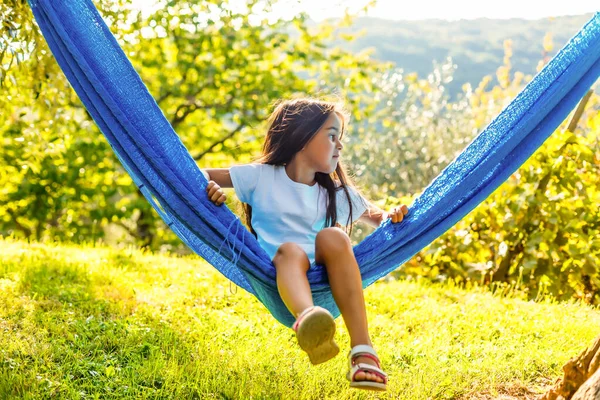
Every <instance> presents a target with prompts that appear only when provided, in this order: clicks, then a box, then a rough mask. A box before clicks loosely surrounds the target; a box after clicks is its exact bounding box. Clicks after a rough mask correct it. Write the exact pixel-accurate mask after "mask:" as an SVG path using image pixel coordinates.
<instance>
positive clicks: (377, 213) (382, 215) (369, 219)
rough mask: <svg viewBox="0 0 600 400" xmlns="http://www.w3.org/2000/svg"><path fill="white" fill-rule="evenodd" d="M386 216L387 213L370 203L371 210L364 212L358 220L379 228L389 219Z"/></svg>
mask: <svg viewBox="0 0 600 400" xmlns="http://www.w3.org/2000/svg"><path fill="white" fill-rule="evenodd" d="M386 214H387V213H386V212H385V211H383V210H382V209H381V208H379V207H377V206H375V205H373V204H371V203H369V208H368V209H367V211H365V212H364V214H363V215H361V216H360V218H358V220H359V221H362V222H364V223H366V224H368V225H370V226H372V227H374V228H377V227H378V226H379V225H381V223H382V222H383V221H385V220H386V219H387V215H386Z"/></svg>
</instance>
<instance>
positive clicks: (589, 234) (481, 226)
mask: <svg viewBox="0 0 600 400" xmlns="http://www.w3.org/2000/svg"><path fill="white" fill-rule="evenodd" d="M505 54H506V55H505V60H504V65H503V66H501V67H500V68H498V71H497V78H498V82H499V84H498V85H496V86H493V87H492V88H490V89H487V88H486V86H487V84H488V83H489V82H490V80H491V79H490V78H486V79H485V80H484V81H482V83H481V84H480V85H479V86H478V87H477V88H476V89H475V90H473V89H472V88H471V87H470V86H469V85H466V86H465V88H464V90H465V94H464V96H463V97H461V98H459V99H457V100H453V101H450V100H448V97H447V95H446V94H445V91H444V86H443V83H444V82H447V81H448V80H449V79H448V78H446V79H445V78H443V76H444V70H449V69H450V66H449V65H448V64H447V65H446V66H442V67H441V68H439V69H437V70H435V71H434V73H433V74H432V75H431V76H430V77H429V79H428V80H427V81H425V80H418V79H415V78H414V77H411V76H410V75H409V76H408V77H407V76H403V75H401V72H399V73H397V74H396V75H388V76H384V77H383V78H385V79H382V80H381V83H380V85H381V87H382V90H381V95H382V96H383V97H382V98H381V100H382V104H385V106H382V108H381V109H380V110H379V111H380V112H379V113H378V114H376V115H375V116H374V118H377V117H378V116H383V118H382V119H381V121H382V126H383V131H382V132H380V133H378V134H377V135H372V134H370V133H369V132H368V131H367V129H366V126H359V127H358V135H357V137H356V138H355V140H356V142H357V143H362V144H363V146H362V147H361V148H360V149H359V150H358V151H354V152H353V154H352V156H353V157H354V158H353V164H354V166H355V169H356V170H357V175H359V176H360V175H364V176H365V178H366V181H367V182H368V183H369V184H370V185H371V187H370V188H369V189H370V192H371V195H372V196H377V194H380V197H379V198H381V199H382V200H381V201H380V202H379V204H380V205H381V206H382V207H384V208H389V207H391V206H393V205H397V204H400V203H406V204H409V203H410V200H411V199H410V197H414V196H416V195H417V194H418V192H419V191H420V190H421V189H422V188H423V186H422V185H425V184H427V183H428V182H430V181H431V179H432V178H433V177H434V176H436V175H437V174H438V173H439V172H440V171H441V170H442V169H443V168H444V167H445V166H446V165H447V164H448V162H449V161H450V160H451V159H453V158H454V156H455V155H456V154H457V152H458V151H460V150H462V148H463V147H464V145H465V144H466V143H467V142H468V141H470V140H471V138H472V137H473V134H474V133H476V132H478V131H479V130H481V129H482V128H483V127H484V126H485V124H487V123H488V122H489V121H490V120H491V118H492V117H493V116H494V115H496V114H497V113H498V112H499V111H500V107H501V106H504V105H506V104H508V102H509V101H510V100H511V99H512V98H514V96H516V94H517V93H518V91H519V90H520V88H521V87H522V85H523V79H524V76H523V74H520V73H515V74H514V75H511V55H512V44H511V42H506V43H505ZM436 77H437V78H436ZM598 102H599V101H598V96H597V95H593V96H592V98H591V100H590V101H589V103H588V105H587V111H586V112H585V113H584V115H583V118H582V120H581V121H580V123H579V128H578V131H581V132H578V134H574V133H572V132H568V131H566V127H565V126H562V127H560V128H559V129H557V131H556V132H555V133H554V135H553V136H551V138H550V139H549V140H548V141H547V142H546V143H545V144H544V145H543V146H542V147H541V148H540V149H539V150H538V151H537V152H536V153H535V155H534V156H533V157H531V159H530V160H529V161H527V162H526V163H525V164H524V165H523V166H522V167H521V168H520V169H519V170H518V171H517V172H516V173H515V174H514V175H513V176H512V177H511V178H510V179H509V180H508V181H507V182H506V183H505V184H504V185H502V186H501V187H500V188H499V189H498V190H497V191H496V192H495V193H494V194H493V195H492V196H490V197H489V198H488V199H487V200H486V201H485V202H484V203H482V204H481V205H480V206H479V207H478V208H476V209H475V210H474V211H473V212H472V213H471V214H469V215H468V216H467V217H466V218H464V219H463V220H462V221H460V222H459V223H458V224H456V225H455V226H454V227H453V228H452V229H451V230H449V231H448V232H447V233H446V234H445V235H443V236H442V237H441V238H439V239H438V240H436V241H435V242H433V243H432V245H431V246H429V247H428V248H426V249H424V250H423V251H422V252H420V253H419V254H417V255H416V256H415V257H414V258H413V259H412V260H411V261H409V262H408V263H407V264H405V266H404V267H403V268H402V269H401V270H400V272H399V274H400V275H402V276H406V275H411V276H424V277H427V278H429V279H432V280H446V279H453V280H458V281H462V282H466V281H472V280H475V281H478V282H484V283H491V284H501V285H513V286H517V287H519V288H522V289H524V290H527V291H529V295H530V297H532V298H535V297H536V296H538V295H539V294H540V293H542V294H544V293H550V294H552V295H554V296H556V297H557V298H561V299H567V298H570V297H575V298H581V299H584V300H585V301H587V302H590V303H596V302H597V301H598V300H600V280H599V279H598V276H600V270H599V267H598V265H600V259H599V256H600V230H599V227H600V223H599V221H600V215H599V212H598V207H597V204H598V200H599V196H600V192H599V191H598V190H597V189H596V188H597V182H596V181H597V176H598V173H599V172H600V171H599V168H600V161H599V160H600V146H599V145H598V143H599V142H598V138H599V134H600V124H599V122H598V121H599V118H600V114H599V112H598V110H599V108H600V107H599V106H598ZM386 116H389V117H388V118H386ZM375 198H377V197H375ZM361 235H362V236H361ZM364 235H365V232H360V230H358V232H357V236H356V238H355V239H356V240H360V239H361V238H362V237H364Z"/></svg>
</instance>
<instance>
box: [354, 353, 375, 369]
mask: <svg viewBox="0 0 600 400" xmlns="http://www.w3.org/2000/svg"><path fill="white" fill-rule="evenodd" d="M358 357H365V358H370V359H371V360H373V361H374V362H375V363H376V364H377V368H381V365H380V361H379V358H377V357H375V356H374V355H373V354H369V353H356V354H355V355H354V356H353V357H352V359H351V361H350V362H351V364H352V365H356V364H354V360H356V359H357V358H358Z"/></svg>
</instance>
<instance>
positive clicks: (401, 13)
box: [133, 0, 600, 21]
mask: <svg viewBox="0 0 600 400" xmlns="http://www.w3.org/2000/svg"><path fill="white" fill-rule="evenodd" d="M229 1H230V3H239V4H246V1H245V0H229ZM265 1H267V0H265ZM133 3H134V4H135V5H136V6H138V7H140V8H141V9H145V11H150V10H148V6H149V5H150V4H153V3H155V1H153V0H133ZM367 3H369V0H279V1H278V2H277V10H278V12H281V14H282V15H284V16H285V17H291V16H293V15H294V14H297V13H298V12H300V11H306V12H308V14H309V16H310V17H311V18H312V19H313V20H315V21H322V20H324V19H327V18H339V17H342V16H343V15H344V11H345V10H346V9H349V10H350V11H351V12H352V13H354V12H355V11H356V10H359V9H361V8H363V7H364V6H365V5H366V4H367ZM596 11H600V0H560V1H541V0H500V1H485V0H416V1H415V0H410V1H407V0H378V1H377V2H376V4H375V6H372V7H370V9H369V11H368V13H367V15H368V16H371V17H378V18H385V19H395V20H417V19H431V18H436V19H446V20H457V19H474V18H483V17H486V18H494V19H505V18H525V19H540V18H547V17H551V16H562V15H580V14H585V13H590V12H596Z"/></svg>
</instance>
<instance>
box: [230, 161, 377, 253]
mask: <svg viewBox="0 0 600 400" xmlns="http://www.w3.org/2000/svg"><path fill="white" fill-rule="evenodd" d="M229 173H230V176H231V181H232V182H233V187H234V189H235V193H236V195H237V196H238V198H239V199H240V201H242V202H244V203H247V204H249V205H250V206H251V207H252V221H251V222H252V228H254V231H255V232H256V234H257V236H258V243H259V244H260V246H261V247H262V248H263V249H265V250H266V252H267V254H269V256H270V257H271V259H273V257H274V256H275V253H276V252H277V249H278V248H279V246H281V245H282V244H283V243H286V242H292V243H296V244H298V245H299V246H300V247H301V248H302V249H303V250H304V251H305V252H306V254H307V255H308V258H309V260H310V262H311V263H312V262H313V261H314V260H315V239H316V237H317V233H318V232H319V231H320V230H321V229H323V228H325V219H326V218H325V216H326V211H327V208H326V207H327V197H328V196H327V190H326V189H325V188H322V187H321V186H319V184H314V185H313V186H309V185H306V184H303V183H298V182H294V181H293V180H292V179H291V178H290V177H289V176H288V175H287V172H286V171H285V167H284V166H275V165H269V164H245V165H234V166H232V167H231V168H230V169H229ZM348 190H349V192H350V197H351V199H352V200H351V201H352V218H351V222H354V221H356V220H357V219H358V218H359V217H360V216H361V215H362V214H363V213H364V212H365V211H366V210H367V209H368V208H369V205H368V201H367V200H365V199H364V198H363V197H362V196H360V194H358V193H357V192H356V190H354V189H352V188H348ZM336 196H337V199H336V204H337V221H338V223H339V224H340V225H342V226H344V225H346V224H347V222H348V216H349V214H350V211H349V207H348V199H347V198H346V193H345V192H344V191H343V190H338V191H337V192H336Z"/></svg>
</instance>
